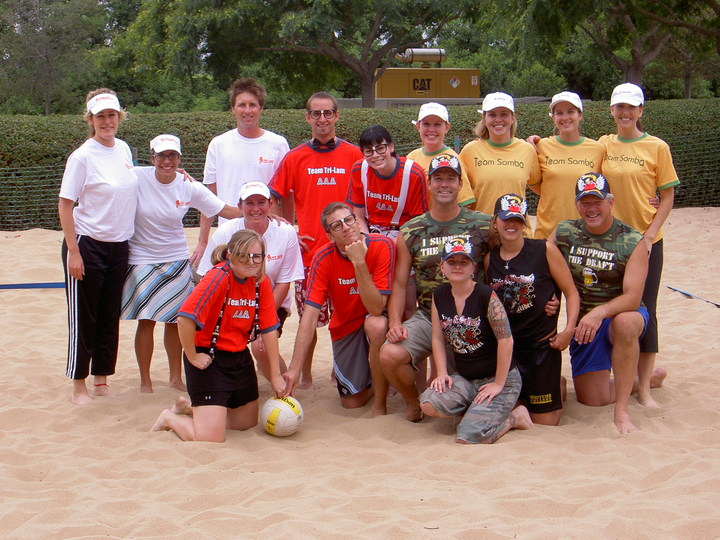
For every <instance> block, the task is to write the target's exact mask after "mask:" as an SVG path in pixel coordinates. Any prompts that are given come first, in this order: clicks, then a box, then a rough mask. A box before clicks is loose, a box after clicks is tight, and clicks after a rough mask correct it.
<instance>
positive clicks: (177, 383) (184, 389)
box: [168, 379, 187, 392]
mask: <svg viewBox="0 0 720 540" xmlns="http://www.w3.org/2000/svg"><path fill="white" fill-rule="evenodd" d="M168 386H169V387H170V388H174V389H175V390H180V391H181V392H187V386H185V383H183V382H182V379H178V380H177V381H175V380H170V381H169V382H168Z"/></svg>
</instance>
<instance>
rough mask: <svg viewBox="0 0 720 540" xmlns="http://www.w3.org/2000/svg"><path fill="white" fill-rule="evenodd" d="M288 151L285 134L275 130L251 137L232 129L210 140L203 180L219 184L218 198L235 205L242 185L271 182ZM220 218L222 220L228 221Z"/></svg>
mask: <svg viewBox="0 0 720 540" xmlns="http://www.w3.org/2000/svg"><path fill="white" fill-rule="evenodd" d="M289 150H290V147H289V146H288V142H287V140H285V137H281V136H280V135H278V134H276V133H273V132H272V131H268V130H264V132H263V134H262V135H261V136H260V137H257V138H255V139H248V138H247V137H243V136H242V135H240V133H239V132H238V130H237V129H231V130H230V131H227V132H225V133H223V134H222V135H218V136H217V137H215V138H214V139H213V140H212V141H210V144H209V145H208V151H207V156H206V157H205V172H204V175H203V182H204V183H205V184H216V188H217V194H218V197H220V198H221V199H222V200H223V201H225V203H226V204H229V205H230V206H235V205H237V203H238V194H239V193H240V187H241V186H242V185H243V184H245V183H247V182H258V181H259V182H263V183H264V184H269V183H270V180H271V179H272V177H273V174H274V173H275V169H277V168H278V167H279V166H280V162H281V161H282V158H283V157H284V156H285V154H287V152H288V151H289ZM219 219H220V221H219V223H223V222H225V221H226V220H225V219H224V218H219Z"/></svg>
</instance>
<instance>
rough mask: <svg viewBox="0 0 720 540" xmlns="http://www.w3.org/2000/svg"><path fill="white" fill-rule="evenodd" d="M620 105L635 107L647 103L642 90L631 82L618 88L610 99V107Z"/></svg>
mask: <svg viewBox="0 0 720 540" xmlns="http://www.w3.org/2000/svg"><path fill="white" fill-rule="evenodd" d="M618 103H627V104H628V105H633V106H635V107H637V106H639V105H642V104H643V103H645V95H644V94H643V91H642V88H640V87H639V86H638V85H637V84H633V83H629V82H628V83H623V84H620V85H618V86H616V87H615V90H613V93H612V96H611V97H610V105H617V104H618Z"/></svg>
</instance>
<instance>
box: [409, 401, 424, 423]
mask: <svg viewBox="0 0 720 540" xmlns="http://www.w3.org/2000/svg"><path fill="white" fill-rule="evenodd" d="M424 417H425V415H424V414H423V412H422V409H420V405H413V406H411V407H408V408H407V409H406V410H405V419H406V420H409V421H410V422H416V423H417V422H422V421H423V418H424Z"/></svg>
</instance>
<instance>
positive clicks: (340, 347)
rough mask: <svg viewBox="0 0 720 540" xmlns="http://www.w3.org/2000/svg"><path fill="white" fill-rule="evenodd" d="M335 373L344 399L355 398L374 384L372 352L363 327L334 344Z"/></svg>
mask: <svg viewBox="0 0 720 540" xmlns="http://www.w3.org/2000/svg"><path fill="white" fill-rule="evenodd" d="M332 350H333V371H334V372H335V379H336V380H337V387H338V392H340V395H341V396H342V397H346V396H353V395H355V394H357V393H359V392H361V391H363V390H365V389H366V388H367V387H368V386H370V385H371V384H372V376H371V375H370V362H369V361H368V352H369V350H370V347H369V344H368V340H367V337H365V332H364V331H363V329H362V327H361V328H358V329H357V330H355V331H354V332H353V333H352V334H348V335H347V336H345V337H342V338H340V339H338V340H336V341H333V342H332Z"/></svg>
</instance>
